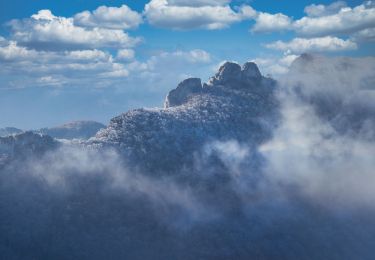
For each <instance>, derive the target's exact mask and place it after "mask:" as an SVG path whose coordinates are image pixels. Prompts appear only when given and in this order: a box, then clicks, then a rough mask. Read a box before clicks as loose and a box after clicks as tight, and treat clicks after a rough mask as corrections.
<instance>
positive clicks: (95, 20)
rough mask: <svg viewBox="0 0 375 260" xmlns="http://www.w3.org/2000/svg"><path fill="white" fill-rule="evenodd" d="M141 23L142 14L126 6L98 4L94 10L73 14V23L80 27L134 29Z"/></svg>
mask: <svg viewBox="0 0 375 260" xmlns="http://www.w3.org/2000/svg"><path fill="white" fill-rule="evenodd" d="M141 23H142V15H141V14H139V13H137V12H136V11H133V10H131V9H130V8H129V7H128V6H126V5H122V6H121V7H107V6H100V7H98V8H97V9H96V10H94V11H92V12H90V11H84V12H81V13H78V14H76V15H75V16H74V24H75V25H77V26H82V27H100V28H108V29H124V30H126V29H134V28H137V27H138V26H139V24H141Z"/></svg>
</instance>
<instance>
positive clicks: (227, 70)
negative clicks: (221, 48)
mask: <svg viewBox="0 0 375 260" xmlns="http://www.w3.org/2000/svg"><path fill="white" fill-rule="evenodd" d="M240 78H241V66H240V65H238V64H237V63H234V62H229V61H227V62H225V63H224V64H223V65H222V66H221V67H220V68H219V71H218V72H217V73H216V75H215V76H214V79H215V80H217V81H218V82H222V83H225V82H228V81H232V80H239V79H240Z"/></svg>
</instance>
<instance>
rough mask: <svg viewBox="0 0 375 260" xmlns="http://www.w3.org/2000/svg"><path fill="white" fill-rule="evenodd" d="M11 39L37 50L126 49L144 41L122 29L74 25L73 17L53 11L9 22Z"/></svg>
mask: <svg viewBox="0 0 375 260" xmlns="http://www.w3.org/2000/svg"><path fill="white" fill-rule="evenodd" d="M8 25H9V26H10V28H11V30H12V34H11V38H12V39H13V40H15V41H17V42H18V43H19V44H22V45H25V46H28V47H30V48H35V49H41V50H43V49H46V50H51V49H84V48H102V47H110V48H121V47H122V48H124V47H132V46H134V45H136V44H137V43H139V42H140V39H138V38H132V37H130V36H129V35H128V34H127V33H125V32H124V31H122V30H117V29H107V28H101V27H94V28H84V27H79V26H76V25H74V20H73V18H66V17H57V16H55V15H53V14H52V13H51V11H49V10H40V11H39V12H38V13H37V14H34V15H32V16H31V18H27V19H23V20H12V21H10V22H9V23H8Z"/></svg>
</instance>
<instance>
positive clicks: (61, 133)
mask: <svg viewBox="0 0 375 260" xmlns="http://www.w3.org/2000/svg"><path fill="white" fill-rule="evenodd" d="M102 128H105V125H103V124H102V123H98V122H95V121H74V122H70V123H66V124H63V125H61V126H56V127H52V128H42V129H40V130H37V131H36V132H37V133H41V134H44V135H49V136H51V137H53V138H57V139H89V138H90V137H93V136H95V134H96V133H97V132H98V131H99V130H100V129H102Z"/></svg>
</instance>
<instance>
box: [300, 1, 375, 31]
mask: <svg viewBox="0 0 375 260" xmlns="http://www.w3.org/2000/svg"><path fill="white" fill-rule="evenodd" d="M374 26H375V8H374V6H373V4H372V2H371V1H368V2H366V3H364V4H361V5H358V6H356V7H354V8H350V7H341V8H340V9H339V10H338V11H337V12H336V13H333V14H329V15H324V16H318V17H303V18H301V19H300V20H297V21H295V22H294V24H293V27H294V29H295V30H296V32H297V33H299V34H302V35H308V36H324V35H337V34H350V33H353V32H357V31H360V30H363V29H366V28H371V27H374Z"/></svg>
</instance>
